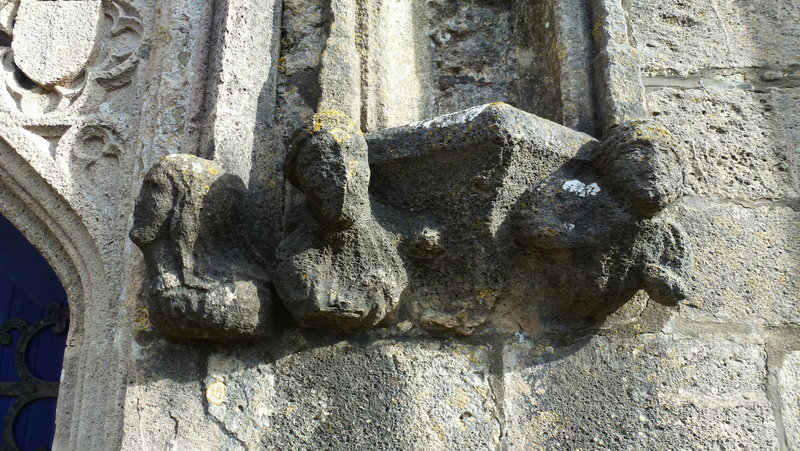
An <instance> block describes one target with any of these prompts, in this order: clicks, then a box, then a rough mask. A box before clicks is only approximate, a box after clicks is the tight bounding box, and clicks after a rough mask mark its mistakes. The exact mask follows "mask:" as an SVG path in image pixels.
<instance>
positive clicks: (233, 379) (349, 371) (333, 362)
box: [205, 341, 500, 450]
mask: <svg viewBox="0 0 800 451" xmlns="http://www.w3.org/2000/svg"><path fill="white" fill-rule="evenodd" d="M242 356H243V353H235V354H228V353H225V354H222V353H221V354H213V355H212V356H211V357H210V358H209V362H208V376H207V377H206V381H205V384H206V395H207V397H208V399H209V407H208V408H209V413H210V414H211V415H212V416H213V417H214V418H215V419H216V420H217V422H218V423H219V424H220V425H221V426H222V427H223V428H224V429H225V430H226V431H227V432H228V433H229V434H231V435H232V436H234V437H236V438H237V439H238V440H239V442H240V443H241V444H243V445H244V446H246V447H249V448H250V449H259V448H262V449H296V450H299V449H376V450H388V449H418V450H429V449H494V448H495V447H496V446H497V444H498V443H499V439H500V424H499V422H498V420H497V416H498V411H497V408H496V405H495V401H494V392H493V390H492V387H491V385H490V380H489V349H488V347H487V346H470V345H458V344H451V343H446V342H414V343H404V342H396V341H378V342H374V343H372V344H368V345H365V346H360V345H353V344H350V343H348V342H338V343H334V344H326V345H316V346H314V347H310V348H307V349H305V350H302V351H299V352H296V353H294V354H291V355H287V356H284V357H278V358H277V359H276V360H274V361H273V362H272V363H270V362H269V360H268V359H267V360H264V359H259V358H253V359H252V360H248V358H246V357H245V358H242Z"/></svg>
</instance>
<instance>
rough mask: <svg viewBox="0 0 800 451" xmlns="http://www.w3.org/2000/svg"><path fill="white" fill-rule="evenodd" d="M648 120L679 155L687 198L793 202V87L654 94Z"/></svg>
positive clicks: (799, 98) (796, 125) (797, 135)
mask: <svg viewBox="0 0 800 451" xmlns="http://www.w3.org/2000/svg"><path fill="white" fill-rule="evenodd" d="M647 103H648V110H649V113H650V115H651V116H652V117H654V118H655V119H657V120H658V121H659V122H661V123H663V124H664V126H665V127H667V128H668V129H670V130H671V131H672V133H673V134H674V135H675V139H676V141H677V142H678V143H680V147H681V148H682V149H683V152H685V153H686V164H685V165H684V167H683V171H684V173H685V180H686V186H685V190H686V191H687V193H692V194H699V195H703V196H709V197H724V198H728V199H748V200H766V199H770V200H780V199H792V198H794V199H797V198H798V197H800V117H798V115H797V114H792V113H791V112H792V111H794V110H796V108H797V105H798V104H800V89H797V88H792V89H772V90H768V91H766V92H754V91H744V90H740V89H737V90H728V91H723V90H699V89H694V90H677V89H660V90H657V91H653V92H651V93H649V94H648V96H647Z"/></svg>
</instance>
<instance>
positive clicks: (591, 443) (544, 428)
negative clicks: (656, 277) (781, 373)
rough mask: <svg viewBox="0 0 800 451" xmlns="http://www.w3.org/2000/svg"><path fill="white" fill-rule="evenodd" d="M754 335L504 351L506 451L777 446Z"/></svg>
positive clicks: (600, 340)
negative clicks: (510, 450) (527, 450)
mask: <svg viewBox="0 0 800 451" xmlns="http://www.w3.org/2000/svg"><path fill="white" fill-rule="evenodd" d="M765 365H766V353H765V351H764V347H763V343H761V342H760V341H759V340H758V338H756V337H752V336H741V337H731V338H715V337H713V336H702V337H690V336H680V335H672V334H657V335H641V336H638V337H634V338H620V337H595V338H592V339H586V340H581V341H579V342H578V343H576V344H574V345H571V346H559V345H556V344H549V343H546V342H544V343H536V342H533V343H530V344H513V345H510V346H508V347H507V348H506V351H505V355H504V368H505V381H504V384H505V388H506V399H505V414H506V419H507V423H506V430H505V434H504V441H505V443H506V444H507V445H508V448H509V449H519V450H523V449H540V448H543V449H563V448H587V449H628V448H637V449H654V448H656V449H657V448H662V447H667V448H669V449H697V448H702V449H723V448H724V449H728V448H731V447H733V448H736V447H743V448H749V449H775V448H777V447H778V441H777V438H776V435H775V427H776V424H775V419H774V417H773V414H772V409H771V407H770V404H769V401H768V399H767V396H766V393H765V384H766V372H765Z"/></svg>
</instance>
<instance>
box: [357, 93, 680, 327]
mask: <svg viewBox="0 0 800 451" xmlns="http://www.w3.org/2000/svg"><path fill="white" fill-rule="evenodd" d="M669 136H670V135H669V132H667V131H666V130H664V129H663V128H658V127H657V126H655V125H651V124H643V123H634V124H627V125H621V126H619V127H617V128H616V129H615V130H614V131H613V132H612V133H610V135H609V137H608V138H607V139H606V140H605V141H603V142H602V143H601V142H599V141H597V140H595V139H593V138H592V137H590V136H588V135H586V134H583V133H580V132H577V131H574V130H571V129H569V128H566V127H563V126H560V125H558V124H555V123H553V122H550V121H547V120H545V119H542V118H539V117H537V116H535V115H532V114H529V113H525V112H523V111H520V110H517V109H515V108H513V107H511V106H509V105H506V104H489V105H483V106H480V107H475V108H471V109H468V110H465V111H462V112H458V113H453V114H450V115H445V116H441V117H439V118H435V119H432V120H430V121H426V122H421V123H415V124H411V125H408V126H403V127H397V128H393V129H388V130H383V131H380V132H377V133H374V134H371V135H369V136H368V137H367V142H368V143H369V148H370V163H371V165H372V167H373V172H374V174H375V175H376V177H375V179H376V182H375V183H374V184H373V185H372V191H373V194H374V196H375V197H376V199H378V200H380V201H381V202H382V203H384V204H386V205H388V206H391V207H393V208H396V209H397V210H399V211H401V212H402V215H403V216H404V218H405V220H404V221H403V222H402V224H400V225H399V226H400V228H401V229H402V233H403V234H404V235H405V236H409V237H410V239H409V240H407V245H406V247H405V248H404V250H405V251H406V253H407V255H408V256H409V259H410V261H411V262H412V263H410V264H409V266H408V267H409V273H410V275H411V280H412V282H411V288H409V290H408V292H407V293H406V295H404V298H405V300H406V302H408V303H409V307H408V308H409V310H410V311H411V314H412V316H414V317H416V318H417V319H418V320H419V321H420V322H421V323H422V324H423V325H424V326H426V327H428V328H432V329H445V330H452V331H455V332H458V333H471V332H472V331H473V330H474V329H475V327H477V326H479V325H480V324H482V323H483V322H484V321H485V320H486V318H487V316H488V315H489V313H490V311H491V310H492V309H493V308H494V307H495V303H496V302H497V301H498V300H503V302H505V303H506V304H510V305H511V307H508V306H507V308H516V307H514V306H519V305H522V304H529V305H530V304H533V305H534V306H535V307H534V308H533V310H534V311H535V313H536V314H537V315H538V316H539V317H540V320H539V321H540V322H541V323H543V324H545V325H547V326H553V325H554V324H555V323H563V322H564V320H569V321H568V322H572V323H574V320H580V321H592V320H593V319H597V318H600V317H602V316H603V315H604V314H606V313H608V312H609V311H611V310H613V309H615V308H616V307H618V306H619V305H620V304H622V303H624V302H625V301H627V300H628V299H630V297H631V296H632V295H633V294H634V293H635V292H636V290H638V289H641V288H644V289H646V290H647V291H648V293H649V294H650V296H651V297H653V298H654V299H655V300H657V301H659V302H665V303H673V302H675V301H677V300H678V299H681V298H682V297H683V296H684V295H685V285H684V283H683V279H684V278H685V277H686V273H687V271H688V265H689V261H690V255H689V250H688V248H687V243H686V239H685V238H684V237H683V234H682V232H681V231H680V227H678V226H677V225H675V224H673V223H671V222H669V221H667V220H665V219H658V218H657V214H658V213H659V212H660V211H661V210H662V209H663V208H664V207H665V206H666V205H667V204H668V203H669V202H670V201H672V200H674V199H675V197H676V196H677V194H678V191H679V184H680V181H681V178H680V175H681V172H680V168H681V166H680V161H679V158H678V154H677V153H676V151H675V149H676V148H677V146H675V145H674V144H673V143H670V142H669Z"/></svg>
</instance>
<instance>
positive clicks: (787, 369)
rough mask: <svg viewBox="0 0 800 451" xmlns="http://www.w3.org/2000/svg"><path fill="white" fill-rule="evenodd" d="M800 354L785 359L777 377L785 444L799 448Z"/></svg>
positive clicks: (793, 354) (796, 353)
mask: <svg viewBox="0 0 800 451" xmlns="http://www.w3.org/2000/svg"><path fill="white" fill-rule="evenodd" d="M798 381H800V352H793V353H791V354H789V355H788V356H786V357H785V359H784V361H783V365H782V366H781V369H780V373H779V376H778V384H779V387H780V391H781V413H782V416H783V428H784V433H785V434H786V444H787V445H788V446H789V447H790V448H791V449H794V448H797V447H800V382H798Z"/></svg>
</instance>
